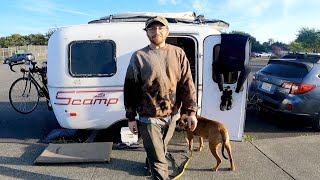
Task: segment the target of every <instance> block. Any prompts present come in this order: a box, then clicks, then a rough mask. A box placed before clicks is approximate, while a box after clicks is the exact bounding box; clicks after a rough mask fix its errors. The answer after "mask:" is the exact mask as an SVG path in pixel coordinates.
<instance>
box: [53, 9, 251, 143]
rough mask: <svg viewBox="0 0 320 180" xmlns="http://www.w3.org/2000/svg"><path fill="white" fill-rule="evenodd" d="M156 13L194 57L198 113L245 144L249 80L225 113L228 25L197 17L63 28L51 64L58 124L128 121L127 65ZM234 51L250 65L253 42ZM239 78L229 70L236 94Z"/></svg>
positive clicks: (127, 18) (113, 20) (131, 16)
mask: <svg viewBox="0 0 320 180" xmlns="http://www.w3.org/2000/svg"><path fill="white" fill-rule="evenodd" d="M155 15H162V16H165V17H166V18H167V19H168V21H169V31H170V34H169V37H168V39H167V43H170V44H173V45H177V46H180V47H181V48H183V49H184V51H185V52H186V55H187V57H188V59H189V62H190V65H191V70H192V74H193V80H194V83H195V87H196V92H197V103H198V106H199V109H198V111H197V114H198V115H201V116H203V117H206V118H208V119H214V120H217V121H219V122H222V123H223V124H224V125H225V126H226V127H227V128H228V129H229V133H230V138H231V139H232V140H237V141H241V140H242V134H243V129H244V121H245V113H246V98H247V88H248V82H247V81H245V82H244V84H243V88H242V90H241V91H240V92H239V93H233V108H232V109H230V110H226V111H221V110H220V102H221V100H220V99H221V94H222V93H221V91H220V90H219V87H218V84H217V83H216V82H214V81H213V78H212V77H213V75H212V74H213V69H214V68H213V65H212V64H213V62H214V61H215V59H216V58H217V57H218V56H217V54H216V53H218V52H219V49H220V45H221V41H222V36H221V30H222V29H224V28H227V27H228V26H229V24H228V23H226V22H224V21H221V20H206V19H204V18H203V17H196V16H195V14H194V13H173V14H159V13H128V14H116V15H110V16H107V17H104V18H101V19H99V20H95V21H92V22H90V23H88V24H84V25H77V26H70V27H63V28H59V29H58V30H57V31H56V32H55V33H54V34H53V35H52V36H51V38H50V40H49V45H48V62H47V63H48V66H47V68H48V74H47V75H48V88H49V94H50V101H51V104H52V107H53V111H54V114H55V116H56V118H57V120H58V122H59V124H60V125H61V126H62V127H64V128H68V129H105V128H108V127H110V126H112V125H114V124H116V123H118V122H121V121H123V120H125V119H124V118H125V110H124V105H123V84H124V78H125V74H126V70H127V66H128V63H129V61H130V57H131V55H132V54H133V53H134V52H135V51H136V50H138V49H140V48H143V47H145V46H146V45H148V44H149V40H148V38H147V36H146V32H145V31H144V30H143V28H144V25H145V23H144V22H145V20H146V18H148V17H151V16H155ZM226 36H228V35H226ZM235 41H236V40H235ZM235 44H236V43H235ZM233 48H235V49H237V48H238V49H239V50H240V51H241V53H243V55H244V56H243V59H242V60H241V61H242V63H243V64H244V65H248V64H249V58H250V54H249V52H250V48H251V45H250V38H248V39H247V40H246V42H245V44H244V45H243V47H238V45H235V46H234V47H233ZM222 61H223V60H222ZM238 74H240V71H235V72H224V84H223V87H224V88H228V89H231V90H233V91H235V89H236V86H237V83H236V82H237V80H238ZM119 136H120V131H119Z"/></svg>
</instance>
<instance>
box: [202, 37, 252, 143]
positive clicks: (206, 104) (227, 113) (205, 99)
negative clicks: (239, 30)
mask: <svg viewBox="0 0 320 180" xmlns="http://www.w3.org/2000/svg"><path fill="white" fill-rule="evenodd" d="M220 45H221V36H220V35H212V36H208V37H207V38H206V39H205V41H204V52H203V66H202V68H203V74H202V77H203V79H202V80H203V81H202V82H203V84H202V88H203V89H202V90H203V91H202V93H203V94H202V101H201V116H203V117H206V118H208V119H213V120H216V121H219V122H221V123H223V124H224V125H225V126H226V127H227V128H228V130H229V135H230V139H231V140H236V141H241V140H242V135H243V130H244V121H245V115H246V99H247V89H248V81H247V80H246V81H245V82H244V83H243V89H242V90H241V91H240V92H239V93H235V90H236V86H237V80H238V79H237V78H238V75H239V73H240V72H237V71H235V72H229V73H225V74H224V84H223V88H224V89H225V88H228V89H230V90H232V97H233V106H232V109H230V110H224V111H222V110H220V103H221V95H222V92H221V91H220V89H219V87H218V84H217V82H215V80H216V79H215V78H214V77H213V69H214V68H213V65H212V64H213V62H214V61H215V59H217V53H219V51H220ZM244 46H245V47H243V48H242V49H243V51H244V52H243V53H244V56H245V59H244V64H246V65H249V59H250V48H251V45H250V40H249V39H248V42H246V43H245V45H244Z"/></svg>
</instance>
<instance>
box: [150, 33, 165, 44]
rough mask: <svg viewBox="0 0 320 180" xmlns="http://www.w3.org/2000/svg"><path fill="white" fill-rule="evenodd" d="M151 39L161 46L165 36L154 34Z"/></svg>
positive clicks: (153, 42)
mask: <svg viewBox="0 0 320 180" xmlns="http://www.w3.org/2000/svg"><path fill="white" fill-rule="evenodd" d="M149 40H150V42H151V43H152V44H155V45H157V46H159V45H160V44H161V43H163V42H164V37H163V36H156V35H154V36H151V37H149Z"/></svg>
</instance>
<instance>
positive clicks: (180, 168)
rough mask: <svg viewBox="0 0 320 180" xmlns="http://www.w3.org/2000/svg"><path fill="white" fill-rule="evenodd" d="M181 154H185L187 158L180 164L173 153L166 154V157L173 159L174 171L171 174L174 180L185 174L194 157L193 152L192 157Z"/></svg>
mask: <svg viewBox="0 0 320 180" xmlns="http://www.w3.org/2000/svg"><path fill="white" fill-rule="evenodd" d="M181 155H183V156H184V157H185V158H186V159H185V160H184V161H183V162H182V163H181V164H180V165H178V164H177V163H176V161H175V159H174V158H173V156H172V154H171V153H167V154H166V158H167V159H168V160H170V161H171V164H172V168H173V169H174V171H173V173H172V174H170V175H169V176H170V177H171V178H172V180H177V179H179V178H180V177H181V176H182V175H183V173H184V172H185V170H186V168H187V166H188V164H189V162H190V159H191V157H192V154H191V155H190V157H188V156H186V155H184V154H181Z"/></svg>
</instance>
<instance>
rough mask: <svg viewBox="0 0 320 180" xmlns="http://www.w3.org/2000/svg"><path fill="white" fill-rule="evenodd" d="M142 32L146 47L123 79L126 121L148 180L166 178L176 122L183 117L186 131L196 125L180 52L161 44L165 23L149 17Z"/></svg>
mask: <svg viewBox="0 0 320 180" xmlns="http://www.w3.org/2000/svg"><path fill="white" fill-rule="evenodd" d="M144 30H145V31H146V33H147V36H148V38H149V40H150V44H149V45H148V46H146V47H144V48H142V49H140V50H138V51H136V52H135V53H134V54H133V55H132V57H131V60H130V64H129V66H128V69H127V74H126V78H125V83H124V105H125V108H126V118H127V119H128V126H129V129H130V130H131V132H132V133H134V134H137V133H138V130H139V133H140V136H141V138H142V140H143V145H144V148H145V150H146V153H147V162H148V163H149V165H150V170H151V175H152V178H153V179H168V163H167V161H166V158H165V154H166V152H167V145H168V142H169V140H170V139H171V138H172V135H173V132H174V129H175V126H176V120H177V119H179V117H180V114H186V115H188V121H189V128H190V129H191V130H192V131H193V130H194V129H195V128H196V126H197V119H196V117H195V113H196V110H197V105H196V95H195V88H194V83H193V80H192V75H191V70H190V64H189V61H188V59H187V57H186V55H185V53H184V51H183V50H182V49H181V48H179V47H176V46H173V45H170V44H166V42H165V40H166V38H167V37H168V34H169V29H168V21H167V20H166V19H165V18H164V17H161V16H157V17H154V18H150V19H148V20H147V21H146V25H145V29H144ZM137 114H138V115H139V119H138V120H139V123H138V124H139V127H138V125H137V122H136V119H135V117H136V115H137ZM138 128H139V129H138Z"/></svg>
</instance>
